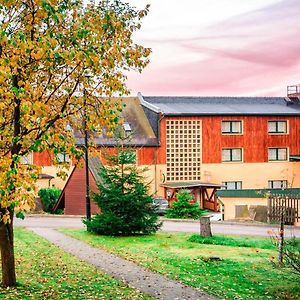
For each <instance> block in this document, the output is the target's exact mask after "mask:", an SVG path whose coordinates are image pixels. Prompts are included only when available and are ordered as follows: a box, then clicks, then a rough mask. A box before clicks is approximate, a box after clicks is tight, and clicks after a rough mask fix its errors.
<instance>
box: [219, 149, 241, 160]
mask: <svg viewBox="0 0 300 300" xmlns="http://www.w3.org/2000/svg"><path fill="white" fill-rule="evenodd" d="M222 161H223V162H228V161H242V149H241V148H230V149H222Z"/></svg>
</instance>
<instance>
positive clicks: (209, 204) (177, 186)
mask: <svg viewBox="0 0 300 300" xmlns="http://www.w3.org/2000/svg"><path fill="white" fill-rule="evenodd" d="M161 186H162V187H164V190H165V198H166V199H167V200H168V201H169V202H170V203H172V202H174V201H176V193H177V192H178V191H179V190H182V189H187V190H190V191H191V194H192V196H193V200H194V201H195V202H198V203H199V204H200V207H201V208H204V209H209V210H212V211H218V210H219V205H218V201H217V196H216V191H217V190H218V189H220V188H221V187H222V185H220V184H214V183H207V182H200V181H194V182H168V183H163V184H161Z"/></svg>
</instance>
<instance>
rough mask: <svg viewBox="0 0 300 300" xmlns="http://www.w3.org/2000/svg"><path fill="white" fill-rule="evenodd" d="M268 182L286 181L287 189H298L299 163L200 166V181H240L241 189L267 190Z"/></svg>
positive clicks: (299, 184)
mask: <svg viewBox="0 0 300 300" xmlns="http://www.w3.org/2000/svg"><path fill="white" fill-rule="evenodd" d="M268 180H287V181H288V187H290V188H295V187H300V163H299V162H268V163H221V164H202V178H201V181H206V182H211V183H222V182H223V181H242V188H243V189H258V188H259V189H260V188H268Z"/></svg>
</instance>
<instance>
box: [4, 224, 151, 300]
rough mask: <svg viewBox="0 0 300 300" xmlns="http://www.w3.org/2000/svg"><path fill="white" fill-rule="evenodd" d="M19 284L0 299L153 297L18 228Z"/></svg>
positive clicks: (16, 246) (16, 232)
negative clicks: (127, 285)
mask: <svg viewBox="0 0 300 300" xmlns="http://www.w3.org/2000/svg"><path fill="white" fill-rule="evenodd" d="M15 252H16V268H17V278H18V286H17V288H10V289H3V288H1V287H0V299H12V300H19V299H20V300H23V299H51V300H52V299H54V300H56V299H76V300H80V299H82V300H86V299H97V300H98V299H128V300H129V299H130V300H131V299H153V298H151V297H148V296H145V295H143V294H141V293H140V292H138V291H136V290H134V289H131V288H128V287H126V286H125V285H123V284H122V283H120V282H119V281H117V280H115V279H112V278H111V277H109V276H107V275H105V274H103V273H102V272H100V271H97V270H96V269H95V268H93V267H91V266H90V265H88V264H86V263H83V262H80V261H79V260H78V259H77V258H75V257H73V256H71V255H69V254H67V253H65V252H63V251H62V250H60V249H59V248H57V247H55V246H53V245H51V244H50V243H49V242H47V241H45V240H44V239H41V238H39V237H38V236H37V235H35V234H33V233H31V232H29V231H26V230H24V229H16V231H15Z"/></svg>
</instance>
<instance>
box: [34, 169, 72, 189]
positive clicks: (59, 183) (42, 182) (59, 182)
mask: <svg viewBox="0 0 300 300" xmlns="http://www.w3.org/2000/svg"><path fill="white" fill-rule="evenodd" d="M73 169H74V166H72V167H71V168H70V169H69V170H64V171H65V172H67V174H68V176H67V178H68V177H69V175H70V174H71V172H72V171H73ZM59 171H61V170H60V169H58V168H57V167H53V166H50V167H42V173H43V174H47V175H51V176H54V178H53V179H51V181H50V187H51V186H53V185H54V186H55V187H58V188H60V189H63V188H64V186H65V184H66V182H67V178H66V179H65V180H63V179H61V178H59V177H57V176H56V174H57V172H59ZM46 187H49V180H48V179H39V180H38V181H37V189H38V190H39V189H41V188H46Z"/></svg>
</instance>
